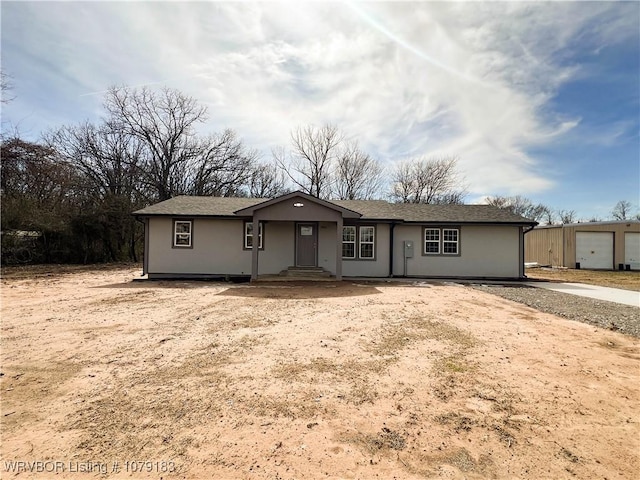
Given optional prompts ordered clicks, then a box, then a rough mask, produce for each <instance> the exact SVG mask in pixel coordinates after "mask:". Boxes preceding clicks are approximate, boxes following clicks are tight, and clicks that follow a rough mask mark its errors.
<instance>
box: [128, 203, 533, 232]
mask: <svg viewBox="0 0 640 480" xmlns="http://www.w3.org/2000/svg"><path fill="white" fill-rule="evenodd" d="M266 200H268V199H265V198H236V197H191V196H179V197H174V198H171V199H169V200H165V201H164V202H160V203H156V204H155V205H151V206H149V207H146V208H143V209H142V210H138V211H136V212H134V215H139V216H147V215H150V216H156V215H170V216H192V217H198V216H211V217H237V216H236V215H235V213H234V212H236V211H237V210H241V209H243V208H247V207H250V206H252V205H256V204H258V203H262V202H264V201H266ZM331 203H334V204H336V205H338V206H340V207H343V208H347V209H349V210H353V211H355V212H358V213H361V214H362V220H367V219H370V220H397V221H405V222H420V223H513V224H521V225H523V224H524V225H527V224H528V225H534V224H535V223H536V222H534V221H533V220H529V219H527V218H524V217H522V216H520V215H515V214H513V213H511V212H509V211H507V210H503V209H500V208H497V207H494V206H491V205H424V204H401V203H389V202H386V201H384V200H331Z"/></svg>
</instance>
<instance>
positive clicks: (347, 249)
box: [342, 225, 356, 258]
mask: <svg viewBox="0 0 640 480" xmlns="http://www.w3.org/2000/svg"><path fill="white" fill-rule="evenodd" d="M342 258H356V227H354V226H351V225H347V226H344V227H342Z"/></svg>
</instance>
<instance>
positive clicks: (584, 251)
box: [576, 232, 613, 270]
mask: <svg viewBox="0 0 640 480" xmlns="http://www.w3.org/2000/svg"><path fill="white" fill-rule="evenodd" d="M576 263H580V268H593V269H606V270H612V269H613V232H576Z"/></svg>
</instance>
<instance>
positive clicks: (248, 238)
mask: <svg viewBox="0 0 640 480" xmlns="http://www.w3.org/2000/svg"><path fill="white" fill-rule="evenodd" d="M253 237H254V230H253V223H252V222H246V223H245V224H244V248H245V249H251V248H253ZM258 248H263V247H262V223H259V224H258Z"/></svg>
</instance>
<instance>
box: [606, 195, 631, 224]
mask: <svg viewBox="0 0 640 480" xmlns="http://www.w3.org/2000/svg"><path fill="white" fill-rule="evenodd" d="M632 208H633V205H632V204H631V202H629V201H627V200H620V201H619V202H618V203H616V206H615V207H613V210H612V211H611V215H612V216H613V218H615V219H616V220H626V219H627V218H628V217H629V216H630V215H631V209H632Z"/></svg>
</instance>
